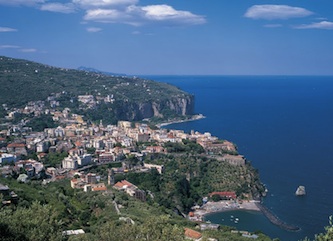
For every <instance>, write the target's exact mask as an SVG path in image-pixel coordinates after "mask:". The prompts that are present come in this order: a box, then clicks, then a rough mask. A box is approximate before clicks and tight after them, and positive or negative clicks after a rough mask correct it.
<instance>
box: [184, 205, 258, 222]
mask: <svg viewBox="0 0 333 241" xmlns="http://www.w3.org/2000/svg"><path fill="white" fill-rule="evenodd" d="M257 203H259V201H255V200H250V201H242V202H235V201H231V200H228V201H219V202H207V203H205V204H204V205H202V206H201V207H200V208H197V209H195V211H194V212H193V217H190V220H192V221H204V218H205V215H208V214H211V213H218V212H227V211H233V210H247V211H258V212H260V209H259V207H258V206H257Z"/></svg>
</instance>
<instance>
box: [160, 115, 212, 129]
mask: <svg viewBox="0 0 333 241" xmlns="http://www.w3.org/2000/svg"><path fill="white" fill-rule="evenodd" d="M204 118H206V116H204V115H203V114H197V115H193V116H191V117H190V118H188V119H185V120H179V119H178V120H170V121H168V122H163V123H160V124H157V125H156V126H157V127H158V128H161V127H163V126H168V125H171V124H176V123H184V122H189V121H196V120H200V119H204Z"/></svg>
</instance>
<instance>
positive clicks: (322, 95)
mask: <svg viewBox="0 0 333 241" xmlns="http://www.w3.org/2000/svg"><path fill="white" fill-rule="evenodd" d="M145 77H146V78H149V79H153V80H156V81H160V82H166V83H170V84H172V85H175V86H178V87H179V88H180V89H182V90H185V91H187V92H189V93H191V94H193V95H194V96H195V112H196V113H200V114H203V115H204V116H206V118H204V119H201V120H197V121H191V122H184V123H178V124H172V125H169V126H167V127H166V128H169V129H181V130H184V131H186V132H190V131H191V130H194V131H199V132H202V133H203V132H210V133H211V134H212V135H213V136H217V137H219V138H220V139H225V140H229V141H232V142H234V143H235V144H236V145H237V147H238V151H239V153H240V154H242V155H244V156H245V157H246V159H247V161H249V162H251V164H252V165H253V166H254V167H255V168H256V169H258V170H259V173H260V178H261V181H262V182H263V183H264V184H265V185H266V187H267V189H268V194H267V196H266V197H265V198H264V199H263V203H264V205H265V206H266V207H267V208H268V209H270V210H271V211H272V212H273V213H274V214H275V215H277V216H278V217H279V218H280V219H281V220H282V221H284V222H286V223H289V224H293V225H296V226H299V227H300V228H301V231H298V232H291V231H286V230H283V229H281V228H279V227H278V226H275V225H274V224H272V223H271V222H270V221H269V220H268V219H267V218H266V217H265V216H264V215H263V214H261V213H260V212H254V211H231V212H224V213H214V214H211V215H208V216H207V217H206V220H209V221H211V222H212V223H219V224H222V225H228V226H234V227H236V228H237V229H239V230H247V231H251V232H257V231H258V232H263V233H265V234H266V235H268V236H270V237H271V238H278V239H279V240H281V241H298V240H301V239H304V238H305V237H308V238H310V239H311V240H312V239H314V235H315V234H317V233H321V232H324V227H325V226H327V225H329V216H330V215H333V175H332V174H333V76H145ZM300 185H302V186H305V189H306V196H296V195H295V191H296V189H297V187H298V186H300ZM236 219H237V220H236Z"/></svg>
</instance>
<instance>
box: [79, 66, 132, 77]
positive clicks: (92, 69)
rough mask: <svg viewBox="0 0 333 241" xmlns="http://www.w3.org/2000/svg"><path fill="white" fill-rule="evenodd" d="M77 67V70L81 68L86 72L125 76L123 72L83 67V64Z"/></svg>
mask: <svg viewBox="0 0 333 241" xmlns="http://www.w3.org/2000/svg"><path fill="white" fill-rule="evenodd" d="M77 69H78V70H83V71H88V72H94V73H99V74H104V75H110V76H127V74H124V73H113V72H106V71H101V70H98V69H95V68H90V67H85V66H80V67H79V68H77Z"/></svg>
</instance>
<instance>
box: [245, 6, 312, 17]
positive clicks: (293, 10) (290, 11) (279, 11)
mask: <svg viewBox="0 0 333 241" xmlns="http://www.w3.org/2000/svg"><path fill="white" fill-rule="evenodd" d="M312 14H313V13H312V12H311V11H309V10H307V9H305V8H300V7H292V6H288V5H269V4H267V5H254V6H252V7H250V8H249V9H248V10H247V11H246V13H245V14H244V16H245V17H247V18H253V19H267V20H272V19H289V18H301V17H306V16H310V15H312Z"/></svg>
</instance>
